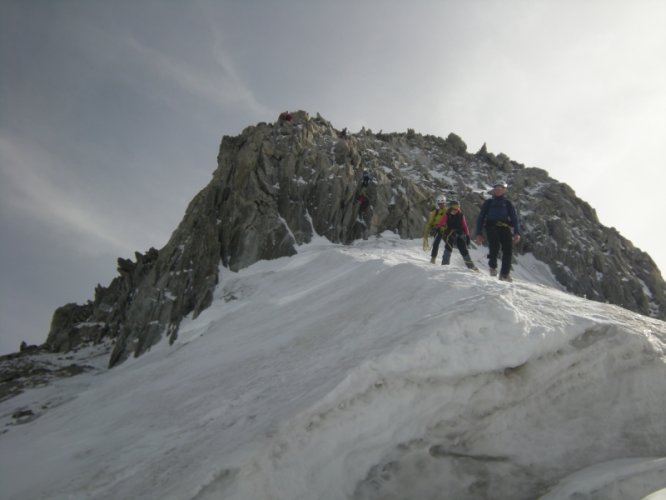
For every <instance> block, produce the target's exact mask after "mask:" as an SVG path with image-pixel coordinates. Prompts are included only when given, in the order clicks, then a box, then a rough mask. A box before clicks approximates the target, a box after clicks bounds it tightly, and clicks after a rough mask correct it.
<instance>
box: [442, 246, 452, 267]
mask: <svg viewBox="0 0 666 500" xmlns="http://www.w3.org/2000/svg"><path fill="white" fill-rule="evenodd" d="M450 262H451V252H449V251H448V250H444V255H442V265H443V266H448V265H449V263H450Z"/></svg>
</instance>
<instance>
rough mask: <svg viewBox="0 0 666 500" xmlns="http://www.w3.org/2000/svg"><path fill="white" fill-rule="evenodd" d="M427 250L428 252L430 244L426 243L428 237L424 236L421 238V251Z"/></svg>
mask: <svg viewBox="0 0 666 500" xmlns="http://www.w3.org/2000/svg"><path fill="white" fill-rule="evenodd" d="M428 250H430V243H429V242H428V237H427V236H424V237H423V251H424V252H427V251H428Z"/></svg>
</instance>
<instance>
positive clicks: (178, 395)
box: [0, 233, 666, 500]
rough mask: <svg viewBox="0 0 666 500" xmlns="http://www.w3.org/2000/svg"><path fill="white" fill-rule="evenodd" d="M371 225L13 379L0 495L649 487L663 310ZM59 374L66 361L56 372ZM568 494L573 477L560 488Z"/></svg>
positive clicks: (291, 494) (465, 493)
mask: <svg viewBox="0 0 666 500" xmlns="http://www.w3.org/2000/svg"><path fill="white" fill-rule="evenodd" d="M473 256H474V258H475V259H476V260H477V263H478V265H479V267H480V268H481V269H482V272H481V273H474V272H471V271H468V270H467V269H466V268H464V267H463V265H462V260H461V259H460V256H459V255H454V259H453V261H452V265H451V266H449V267H444V266H434V265H432V264H430V263H429V262H428V256H427V255H426V254H424V253H423V252H422V251H421V250H420V246H419V242H418V241H413V240H412V241H409V240H407V241H406V240H400V239H399V238H397V237H396V236H394V235H392V234H390V233H384V234H383V235H382V237H381V238H377V239H375V238H371V239H370V240H368V241H364V242H358V243H355V244H354V245H352V246H340V245H333V244H330V243H328V242H326V241H322V240H315V241H314V242H313V243H312V244H310V245H303V246H302V247H299V253H298V254H297V255H295V256H293V257H288V258H287V257H285V258H281V259H277V260H273V261H261V262H258V263H256V264H254V265H252V266H250V267H248V268H246V269H243V270H241V271H239V272H238V273H231V272H229V271H228V270H226V269H224V268H222V269H221V271H220V272H221V274H222V275H223V276H220V282H221V283H222V285H221V286H219V287H218V289H216V291H215V296H214V297H213V301H212V304H211V306H210V307H209V308H208V309H206V310H205V311H203V312H202V313H201V314H200V315H199V316H198V317H197V318H196V319H192V318H187V319H186V320H185V321H184V322H183V324H182V325H181V330H180V334H179V336H178V339H177V340H176V341H175V343H174V344H173V345H172V346H168V345H167V344H166V343H160V344H158V345H156V346H154V347H153V349H152V350H151V351H149V352H147V353H146V354H145V355H144V356H142V357H141V358H139V359H131V360H128V361H127V362H126V363H124V364H123V365H121V366H119V367H116V368H114V369H112V370H108V371H102V372H97V373H84V374H81V375H78V376H77V377H73V378H72V379H67V380H65V379H63V380H57V381H55V382H53V383H52V384H51V385H50V386H47V387H43V388H37V389H30V390H26V391H25V392H24V393H22V394H20V395H18V396H16V397H14V398H12V399H10V400H6V401H3V402H1V403H0V414H1V415H3V416H6V415H7V414H9V413H11V412H12V411H13V410H14V409H15V408H17V407H22V406H28V405H29V404H36V402H38V401H39V400H40V399H41V400H48V399H49V398H51V399H52V398H54V396H55V395H56V394H57V396H58V398H59V401H61V404H59V405H53V406H52V407H51V408H50V409H49V410H48V411H45V412H44V413H43V414H42V415H41V416H39V418H36V419H33V420H32V421H30V422H27V423H24V424H22V425H11V426H5V428H4V430H5V431H6V432H4V433H3V434H0V488H1V491H0V493H1V495H0V496H2V498H3V499H4V498H7V499H19V498H20V499H37V498H77V499H78V498H90V499H92V498H94V499H117V498H118V499H119V498H167V499H172V498H173V499H187V498H190V499H195V498H196V499H199V500H201V499H208V498H225V499H248V498H253V499H254V498H257V499H290V500H292V499H312V498H318V499H380V498H381V499H398V498H419V499H440V498H465V499H500V500H501V499H534V498H539V497H541V496H543V497H544V498H546V499H548V500H553V499H564V498H571V499H573V498H581V496H580V495H583V496H582V497H584V498H604V499H610V500H614V499H620V498H622V499H625V498H643V497H645V496H647V495H649V494H651V493H653V492H656V491H658V490H660V489H662V488H666V474H664V461H665V457H666V426H665V425H664V414H666V387H665V385H664V383H663V380H664V377H665V376H666V325H665V323H664V322H663V321H659V320H656V319H651V318H648V317H645V316H641V315H638V314H635V313H632V312H629V311H627V310H625V309H622V308H619V307H616V306H611V305H606V304H600V303H597V302H592V301H588V300H584V299H581V298H577V297H575V296H573V295H570V294H567V293H564V292H562V291H560V290H556V289H554V288H552V287H551V286H549V284H550V283H552V282H553V281H554V280H553V277H552V276H550V275H549V273H548V270H547V269H546V268H545V266H543V264H541V263H539V262H538V261H536V260H534V259H532V258H531V257H529V256H523V257H520V258H519V263H518V265H517V266H516V269H515V271H514V276H515V279H516V281H515V282H514V283H504V282H499V281H498V280H496V279H494V278H491V277H489V276H487V275H486V274H485V273H484V272H483V271H485V270H486V268H485V266H484V259H483V252H482V251H481V250H478V251H474V252H473ZM76 380H78V382H75V381H76ZM577 495H579V496H577Z"/></svg>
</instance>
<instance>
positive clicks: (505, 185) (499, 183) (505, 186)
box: [493, 180, 509, 189]
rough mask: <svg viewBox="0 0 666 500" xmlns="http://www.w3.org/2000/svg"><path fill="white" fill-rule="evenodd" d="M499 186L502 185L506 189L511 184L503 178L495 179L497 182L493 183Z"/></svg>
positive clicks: (494, 185)
mask: <svg viewBox="0 0 666 500" xmlns="http://www.w3.org/2000/svg"><path fill="white" fill-rule="evenodd" d="M497 186H501V187H503V188H504V189H506V188H508V187H509V185H508V184H507V183H506V181H503V180H500V181H495V184H493V187H494V188H496V187H497Z"/></svg>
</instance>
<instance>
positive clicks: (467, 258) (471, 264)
mask: <svg viewBox="0 0 666 500" xmlns="http://www.w3.org/2000/svg"><path fill="white" fill-rule="evenodd" d="M463 260H464V261H465V265H466V266H467V269H472V270H474V271H476V270H477V269H476V266H475V265H474V262H472V258H471V257H470V256H469V254H467V255H464V256H463Z"/></svg>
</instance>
